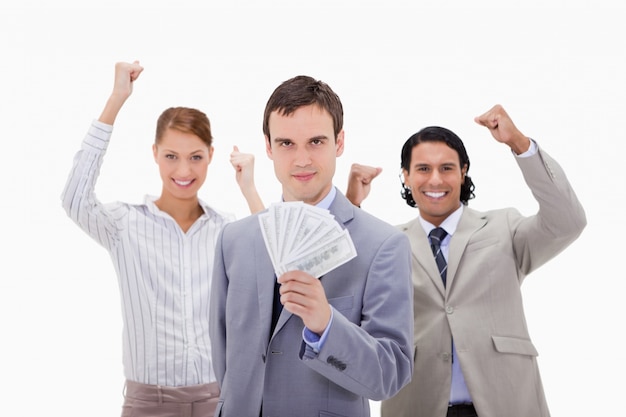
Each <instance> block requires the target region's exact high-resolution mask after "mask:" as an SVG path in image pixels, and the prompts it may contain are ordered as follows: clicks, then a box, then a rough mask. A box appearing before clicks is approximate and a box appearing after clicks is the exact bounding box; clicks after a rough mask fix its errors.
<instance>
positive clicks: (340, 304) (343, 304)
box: [328, 295, 354, 311]
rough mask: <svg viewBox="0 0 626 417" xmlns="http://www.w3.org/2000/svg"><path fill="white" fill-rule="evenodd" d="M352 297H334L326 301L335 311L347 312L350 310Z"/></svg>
mask: <svg viewBox="0 0 626 417" xmlns="http://www.w3.org/2000/svg"><path fill="white" fill-rule="evenodd" d="M353 301H354V296H352V295H346V296H344V297H336V298H331V299H329V300H328V303H329V304H330V305H331V306H333V307H334V308H335V310H337V311H349V310H352V305H353Z"/></svg>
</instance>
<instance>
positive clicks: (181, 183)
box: [174, 180, 193, 187]
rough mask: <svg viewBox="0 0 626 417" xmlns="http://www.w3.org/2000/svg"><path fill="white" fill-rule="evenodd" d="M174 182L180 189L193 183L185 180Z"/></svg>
mask: <svg viewBox="0 0 626 417" xmlns="http://www.w3.org/2000/svg"><path fill="white" fill-rule="evenodd" d="M174 182H175V183H176V184H177V185H180V186H181V187H186V186H188V185H189V184H191V183H192V182H193V180H187V181H181V180H174Z"/></svg>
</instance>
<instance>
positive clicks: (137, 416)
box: [122, 380, 220, 417]
mask: <svg viewBox="0 0 626 417" xmlns="http://www.w3.org/2000/svg"><path fill="white" fill-rule="evenodd" d="M219 398H220V390H219V388H218V386H217V382H213V383H211V384H202V385H192V386H187V387H163V386H160V385H146V384H140V383H138V382H133V381H128V380H127V381H126V392H125V394H124V406H123V407H122V417H213V416H214V414H215V407H216V406H217V402H218V400H219Z"/></svg>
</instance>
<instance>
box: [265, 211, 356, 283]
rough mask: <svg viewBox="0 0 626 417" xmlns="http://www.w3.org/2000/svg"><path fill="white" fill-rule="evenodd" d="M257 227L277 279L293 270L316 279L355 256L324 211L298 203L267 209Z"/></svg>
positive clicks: (346, 235)
mask: <svg viewBox="0 0 626 417" xmlns="http://www.w3.org/2000/svg"><path fill="white" fill-rule="evenodd" d="M259 223H260V224H261V232H262V233H263V239H264V240H265V246H266V247H267V251H268V252H269V255H270V258H271V260H272V265H273V266H274V272H275V273H276V276H277V277H278V276H280V275H282V274H284V273H285V272H287V271H292V270H296V269H297V270H300V271H305V272H308V273H309V274H311V275H313V276H314V277H316V278H319V277H321V276H322V275H324V274H326V273H327V272H329V271H331V270H333V269H335V268H336V267H338V266H340V265H343V264H344V263H346V262H348V261H349V260H350V259H352V258H354V257H355V256H356V255H357V254H356V249H355V248H354V243H353V242H352V238H351V237H350V233H348V230H346V229H342V228H341V226H340V225H339V223H337V221H336V220H335V218H334V216H333V215H332V214H330V212H329V211H328V210H324V209H321V208H318V207H315V206H312V205H310V204H305V203H303V202H301V201H295V202H282V203H275V204H272V205H270V207H269V208H268V210H267V211H265V212H263V213H261V214H260V215H259Z"/></svg>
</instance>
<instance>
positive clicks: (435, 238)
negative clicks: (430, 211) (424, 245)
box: [428, 227, 448, 287]
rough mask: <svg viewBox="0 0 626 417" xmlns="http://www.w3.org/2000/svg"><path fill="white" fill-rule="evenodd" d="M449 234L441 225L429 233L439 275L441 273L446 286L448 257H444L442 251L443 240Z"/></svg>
mask: <svg viewBox="0 0 626 417" xmlns="http://www.w3.org/2000/svg"><path fill="white" fill-rule="evenodd" d="M447 234H448V233H447V232H446V231H445V230H443V229H442V228H441V227H436V228H434V229H433V230H431V232H430V233H429V235H428V237H430V248H431V249H432V250H433V255H434V256H435V262H437V268H439V275H441V280H442V281H443V286H444V287H445V286H446V272H447V271H448V264H447V262H446V258H444V257H443V253H442V252H441V242H442V241H443V239H444V238H445V237H446V235H447Z"/></svg>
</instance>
